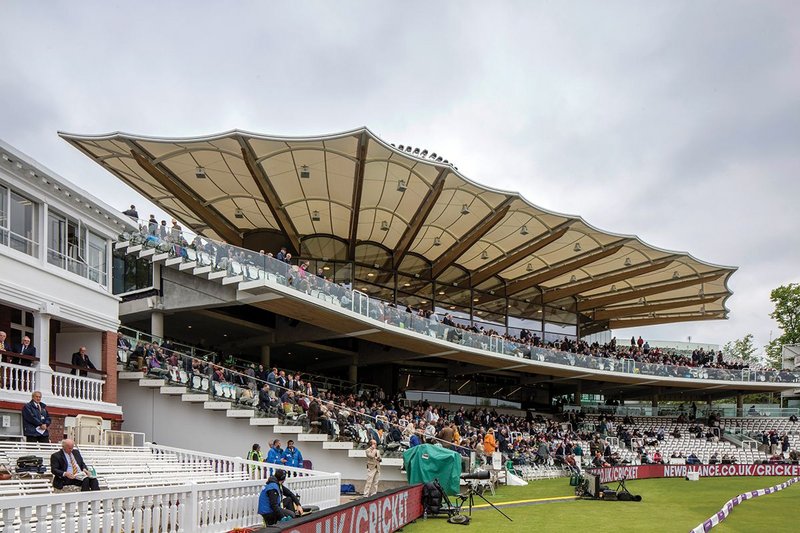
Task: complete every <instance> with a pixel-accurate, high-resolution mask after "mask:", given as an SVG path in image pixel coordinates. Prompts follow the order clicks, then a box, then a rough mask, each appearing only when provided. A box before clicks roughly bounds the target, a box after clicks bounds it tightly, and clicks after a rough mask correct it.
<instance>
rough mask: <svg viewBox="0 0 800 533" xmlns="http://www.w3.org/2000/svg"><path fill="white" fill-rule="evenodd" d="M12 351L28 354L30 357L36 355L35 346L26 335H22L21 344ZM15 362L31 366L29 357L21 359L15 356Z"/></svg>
mask: <svg viewBox="0 0 800 533" xmlns="http://www.w3.org/2000/svg"><path fill="white" fill-rule="evenodd" d="M14 352H16V353H18V354H20V355H29V356H31V357H36V348H35V347H34V346H33V345H32V344H31V338H30V337H28V336H27V335H26V336H25V337H22V344H20V345H19V346H17V347H16V349H15V350H14ZM16 359H17V364H18V365H21V366H33V365H32V361H31V360H30V359H23V358H22V357H17V358H16Z"/></svg>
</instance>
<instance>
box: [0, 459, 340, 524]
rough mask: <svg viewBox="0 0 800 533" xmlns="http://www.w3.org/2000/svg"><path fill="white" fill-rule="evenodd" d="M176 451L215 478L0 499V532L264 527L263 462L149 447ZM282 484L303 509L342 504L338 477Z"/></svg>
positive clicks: (295, 476)
mask: <svg viewBox="0 0 800 533" xmlns="http://www.w3.org/2000/svg"><path fill="white" fill-rule="evenodd" d="M148 447H149V448H150V449H151V450H153V451H154V452H156V453H159V452H162V453H170V454H176V455H177V456H178V458H179V461H180V462H181V463H182V464H185V465H186V466H187V468H188V467H189V466H190V465H192V464H206V465H208V464H209V463H210V464H212V465H213V467H214V470H215V472H217V473H218V474H219V475H220V481H219V482H215V481H211V482H209V481H204V482H203V483H202V484H198V483H193V482H189V483H180V484H173V485H162V486H152V487H146V488H125V489H116V490H102V491H96V492H74V493H54V494H42V495H25V496H12V497H4V498H2V499H0V518H1V519H2V522H0V532H2V533H11V532H14V533H17V532H19V533H34V532H35V533H51V532H52V533H85V532H91V533H122V532H130V531H136V532H143V533H172V532H187V533H193V532H198V533H200V532H202V533H222V532H225V531H229V530H231V529H232V528H234V527H249V526H256V525H260V524H261V523H262V519H261V517H260V516H259V515H258V497H259V494H260V493H261V490H262V488H263V487H264V480H265V478H266V477H268V476H269V475H270V473H271V472H272V470H271V468H270V467H269V466H267V465H265V464H264V463H258V462H253V461H246V460H243V459H239V458H232V457H226V456H221V455H213V454H204V453H199V452H192V451H188V450H181V449H178V448H170V447H167V446H155V445H148ZM283 469H284V470H287V471H288V473H289V477H288V478H287V480H286V484H287V486H288V487H289V488H291V490H292V491H294V492H295V493H296V494H298V495H299V496H300V498H301V501H302V502H303V504H304V505H317V506H319V507H320V508H321V509H326V508H329V507H333V506H336V505H338V504H339V491H340V484H341V476H340V475H339V474H338V473H335V474H329V473H325V472H317V471H313V470H303V469H300V468H283ZM243 471H244V472H247V473H248V477H250V478H252V479H245V480H242V479H239V480H230V478H227V479H226V476H225V475H224V474H225V473H241V472H243Z"/></svg>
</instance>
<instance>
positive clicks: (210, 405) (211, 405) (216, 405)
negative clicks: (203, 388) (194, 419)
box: [203, 397, 231, 411]
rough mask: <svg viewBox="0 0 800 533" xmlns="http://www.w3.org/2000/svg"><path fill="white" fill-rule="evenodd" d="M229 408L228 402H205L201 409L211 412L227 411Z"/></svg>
mask: <svg viewBox="0 0 800 533" xmlns="http://www.w3.org/2000/svg"><path fill="white" fill-rule="evenodd" d="M206 398H208V397H206ZM230 408H231V404H230V403H229V402H213V401H212V402H209V401H207V402H205V403H204V404H203V409H210V410H212V411H227V410H228V409H230Z"/></svg>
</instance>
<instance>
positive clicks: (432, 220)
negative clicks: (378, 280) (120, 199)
mask: <svg viewBox="0 0 800 533" xmlns="http://www.w3.org/2000/svg"><path fill="white" fill-rule="evenodd" d="M60 135H61V136H62V137H63V138H64V139H66V140H67V141H68V142H70V143H71V144H73V145H74V146H75V147H76V148H78V149H79V150H81V151H82V152H84V153H85V154H86V155H88V156H89V157H91V158H92V159H93V160H95V161H97V162H98V163H99V164H100V165H102V166H103V167H105V168H106V169H108V170H109V171H110V172H112V173H113V174H115V175H116V176H117V177H119V178H120V179H121V180H122V181H124V182H125V183H127V184H129V185H130V186H131V187H133V188H134V189H136V190H138V191H139V192H140V193H142V194H143V195H144V196H145V197H147V198H149V199H151V200H152V201H153V202H154V203H156V204H157V205H159V206H160V207H161V208H163V209H164V210H165V211H167V212H168V213H170V214H172V215H173V216H175V217H176V218H179V219H180V220H181V221H183V222H184V223H185V224H187V225H188V226H189V227H190V228H191V229H193V230H194V231H197V232H202V233H204V234H205V235H208V236H209V237H212V238H219V239H222V240H224V241H227V242H229V243H232V244H236V245H243V244H247V238H248V235H252V234H255V233H263V232H264V231H268V232H275V233H279V234H281V235H282V241H284V242H286V243H287V244H288V245H289V246H290V247H291V248H293V249H294V250H295V252H299V253H300V254H301V256H302V257H310V258H319V259H325V260H343V261H354V262H355V263H357V264H362V265H370V266H373V267H374V268H375V269H377V270H378V271H387V272H391V271H397V272H398V273H402V274H403V275H404V276H408V279H410V280H412V281H413V282H414V283H419V284H426V283H427V284H430V282H431V281H432V280H433V281H436V283H437V286H438V287H459V288H460V289H464V288H471V289H472V290H473V291H480V293H481V294H485V295H491V297H488V298H485V299H484V301H483V302H482V305H485V306H487V307H486V309H487V312H490V311H491V312H498V313H501V314H504V313H505V312H506V308H509V309H511V308H512V307H513V314H514V315H516V316H522V317H526V316H529V315H530V316H531V318H537V319H538V318H541V317H539V316H537V317H534V316H532V315H533V310H534V309H540V310H541V309H542V307H543V306H548V307H551V308H553V309H561V310H568V311H571V312H573V313H575V312H577V313H578V314H579V316H580V317H581V318H580V322H581V324H582V327H583V329H584V332H589V331H592V330H600V329H605V328H608V327H611V328H624V327H632V326H639V325H651V324H662V323H669V322H679V321H691V320H706V319H722V318H726V317H727V312H728V310H727V308H726V307H725V300H726V299H727V298H728V297H730V295H731V292H730V290H729V289H728V286H727V281H728V278H729V277H730V276H731V274H732V273H733V272H734V271H735V270H736V269H735V268H733V267H726V266H721V265H715V264H710V263H706V262H703V261H700V260H698V259H695V258H694V257H692V256H691V255H689V254H688V253H684V252H674V251H669V250H662V249H659V248H655V247H653V246H650V245H648V244H646V243H644V242H643V241H641V240H640V239H639V238H638V237H636V236H633V235H619V234H614V233H609V232H606V231H602V230H599V229H597V228H595V227H593V226H591V225H589V224H588V223H587V222H585V221H584V220H583V219H582V218H580V217H576V216H570V215H564V214H560V213H555V212H552V211H548V210H545V209H543V208H541V207H538V206H536V205H533V204H532V203H530V202H528V201H527V200H525V199H524V198H522V197H521V196H520V195H519V194H517V193H510V192H506V191H500V190H496V189H492V188H490V187H486V186H484V185H480V184H478V183H475V182H473V181H470V180H469V179H468V178H466V177H465V176H463V175H462V174H461V173H459V172H458V170H457V169H456V168H455V167H453V166H452V165H451V164H448V163H447V162H446V161H442V160H441V158H440V157H434V156H435V154H428V153H427V151H420V150H419V149H412V148H410V147H408V148H405V147H399V148H395V147H394V146H393V145H390V144H387V143H386V142H384V141H383V140H381V139H379V138H378V137H376V136H375V135H374V134H373V133H372V132H371V131H370V130H368V129H367V128H361V129H357V130H353V131H348V132H344V133H339V134H333V135H325V136H319V137H274V136H267V135H259V134H254V133H248V132H243V131H230V132H226V133H221V134H218V135H209V136H206V137H191V138H156V137H143V136H137V135H128V134H125V133H112V134H108V135H73V134H67V133H61V134H60ZM415 280H418V281H415ZM405 287H406V289H405V290H406V291H413V289H414V284H413V283H410V282H409V283H407V284H405ZM439 294H442V292H440V293H439ZM492 300H494V302H493V301H492ZM512 303H513V305H512ZM493 307H497V309H494V308H493ZM501 308H502V309H501ZM509 312H510V311H509Z"/></svg>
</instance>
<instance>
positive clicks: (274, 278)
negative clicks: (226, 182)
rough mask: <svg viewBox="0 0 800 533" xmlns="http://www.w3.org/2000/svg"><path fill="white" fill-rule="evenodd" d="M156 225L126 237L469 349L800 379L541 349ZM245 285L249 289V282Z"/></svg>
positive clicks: (225, 273)
mask: <svg viewBox="0 0 800 533" xmlns="http://www.w3.org/2000/svg"><path fill="white" fill-rule="evenodd" d="M152 228H153V226H152V225H150V226H148V223H147V222H144V223H140V231H139V232H138V233H133V234H123V235H122V236H121V240H122V241H126V242H130V243H131V244H132V245H141V246H142V247H143V248H153V249H154V250H155V252H154V253H155V254H166V255H167V257H169V258H180V261H181V262H182V263H187V264H191V266H192V267H193V268H202V267H208V270H209V271H210V272H218V273H220V274H219V277H225V278H238V279H240V280H241V281H242V282H249V281H254V282H255V281H258V282H268V283H273V284H278V285H282V286H284V287H289V288H291V289H294V290H297V291H299V292H302V293H304V294H306V295H309V296H312V297H314V298H317V299H319V300H320V301H322V302H324V303H326V304H328V305H331V306H334V307H338V308H342V309H346V310H348V311H351V312H353V313H356V314H359V315H362V316H364V317H367V318H371V319H373V320H377V321H379V322H382V323H384V324H388V325H391V326H395V327H398V328H401V329H406V330H409V331H412V332H414V333H418V334H420V335H425V336H429V337H431V338H435V339H440V340H445V341H447V342H451V343H455V344H459V345H461V346H464V347H467V348H474V349H478V350H484V351H487V352H491V353H494V354H498V355H506V356H512V357H520V358H525V359H531V360H533V361H537V362H541V363H553V364H558V365H567V366H573V367H578V368H586V369H592V370H603V371H608V372H621V373H627V374H638V375H645V376H662V377H672V378H685V379H702V380H709V379H711V380H721V381H745V382H770V383H780V382H788V383H798V382H800V374H798V373H794V372H789V371H776V370H753V369H744V370H728V369H720V368H705V367H687V366H676V365H662V364H654V363H641V362H638V361H634V360H632V359H624V358H608V357H601V356H593V355H584V354H577V353H569V352H563V351H559V350H555V349H550V348H540V347H535V346H532V345H528V344H523V343H517V342H514V341H511V340H509V339H506V338H504V337H500V336H488V335H485V334H482V333H474V332H471V331H467V330H464V329H461V328H458V327H453V326H447V325H444V324H442V323H441V322H439V321H437V320H432V319H428V318H424V317H421V316H418V315H417V314H414V313H408V312H406V311H405V310H404V309H401V308H398V307H397V306H396V305H394V304H392V303H389V302H385V301H382V300H378V299H375V298H371V297H369V296H368V295H367V294H364V293H363V292H360V291H357V290H354V289H351V288H350V287H348V286H345V285H342V284H336V283H332V282H330V281H327V280H325V279H324V278H321V277H318V276H317V275H316V274H314V273H312V272H308V271H306V270H305V269H304V268H303V266H302V265H292V264H289V263H286V262H284V261H280V260H278V259H277V258H275V257H273V256H272V254H268V253H259V252H254V251H253V250H248V249H245V248H240V247H237V246H233V245H231V244H227V243H222V242H217V241H214V240H212V239H208V238H206V237H203V236H201V235H193V234H189V233H187V232H180V231H174V230H173V231H171V232H168V233H166V234H165V235H159V234H158V228H156V229H155V233H154V232H153V231H152ZM244 289H245V290H246V287H244Z"/></svg>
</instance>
